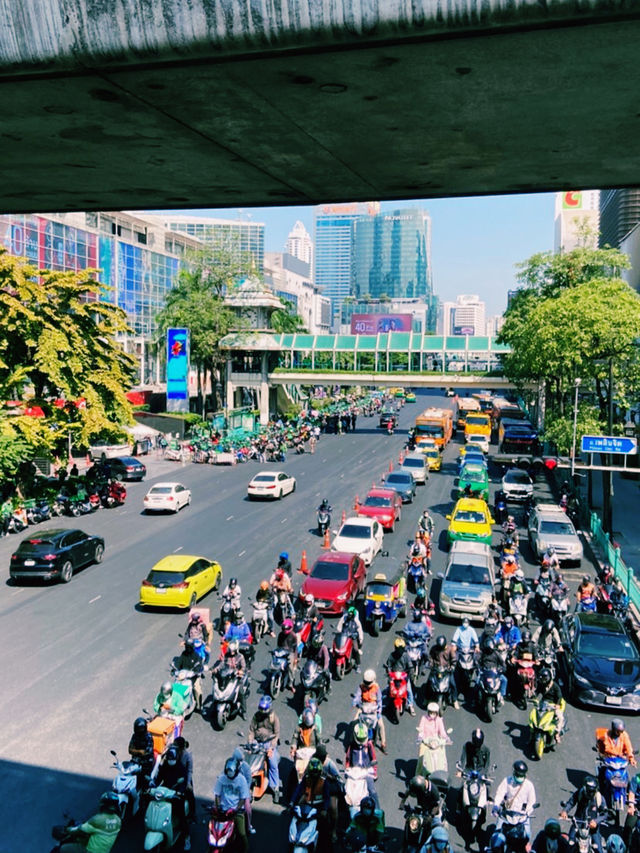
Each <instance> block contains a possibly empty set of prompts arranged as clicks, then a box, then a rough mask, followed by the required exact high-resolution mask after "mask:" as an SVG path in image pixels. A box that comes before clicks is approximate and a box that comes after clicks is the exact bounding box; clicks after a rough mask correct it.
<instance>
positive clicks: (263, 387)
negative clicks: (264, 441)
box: [258, 352, 269, 426]
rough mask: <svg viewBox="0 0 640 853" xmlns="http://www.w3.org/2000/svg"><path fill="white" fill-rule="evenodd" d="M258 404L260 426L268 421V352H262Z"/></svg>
mask: <svg viewBox="0 0 640 853" xmlns="http://www.w3.org/2000/svg"><path fill="white" fill-rule="evenodd" d="M258 406H259V408H260V423H261V424H262V426H266V425H267V424H268V423H269V354H268V353H266V352H263V353H262V376H261V377H260V388H259V389H258Z"/></svg>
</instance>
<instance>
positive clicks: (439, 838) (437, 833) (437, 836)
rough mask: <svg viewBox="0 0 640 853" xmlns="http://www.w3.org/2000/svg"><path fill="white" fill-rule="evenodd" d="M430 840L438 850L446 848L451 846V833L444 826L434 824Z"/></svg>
mask: <svg viewBox="0 0 640 853" xmlns="http://www.w3.org/2000/svg"><path fill="white" fill-rule="evenodd" d="M430 840H431V844H432V846H433V847H434V848H435V849H436V850H446V848H447V847H448V846H449V834H448V832H447V830H446V829H445V828H444V826H434V827H433V830H432V832H431V839H430Z"/></svg>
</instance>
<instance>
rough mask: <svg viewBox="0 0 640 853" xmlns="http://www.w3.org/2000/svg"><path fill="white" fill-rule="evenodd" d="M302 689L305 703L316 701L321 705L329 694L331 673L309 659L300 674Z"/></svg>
mask: <svg viewBox="0 0 640 853" xmlns="http://www.w3.org/2000/svg"><path fill="white" fill-rule="evenodd" d="M300 687H301V688H302V693H303V702H304V703H306V701H307V699H315V700H316V701H317V703H318V705H319V704H320V703H321V702H322V700H323V699H325V698H326V696H327V693H328V692H329V687H330V678H329V673H328V672H325V670H323V669H320V667H319V666H318V663H317V661H315V660H310V659H307V660H305V662H304V666H303V667H302V671H301V673H300Z"/></svg>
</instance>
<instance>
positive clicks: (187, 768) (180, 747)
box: [172, 735, 196, 823]
mask: <svg viewBox="0 0 640 853" xmlns="http://www.w3.org/2000/svg"><path fill="white" fill-rule="evenodd" d="M172 746H174V747H175V749H176V752H177V755H178V764H179V765H180V767H181V768H182V773H183V775H184V778H185V779H186V789H185V799H186V801H187V802H188V804H189V822H190V823H195V822H196V798H195V797H194V795H193V756H192V755H191V753H190V752H189V741H188V740H185V739H184V738H183V737H182V735H180V736H179V737H177V738H175V740H174V741H173V744H172Z"/></svg>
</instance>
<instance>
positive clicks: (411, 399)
mask: <svg viewBox="0 0 640 853" xmlns="http://www.w3.org/2000/svg"><path fill="white" fill-rule="evenodd" d="M404 400H405V403H415V401H416V395H415V394H414V393H413V391H407V393H406V394H405V395H404Z"/></svg>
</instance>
